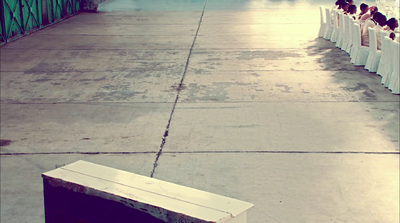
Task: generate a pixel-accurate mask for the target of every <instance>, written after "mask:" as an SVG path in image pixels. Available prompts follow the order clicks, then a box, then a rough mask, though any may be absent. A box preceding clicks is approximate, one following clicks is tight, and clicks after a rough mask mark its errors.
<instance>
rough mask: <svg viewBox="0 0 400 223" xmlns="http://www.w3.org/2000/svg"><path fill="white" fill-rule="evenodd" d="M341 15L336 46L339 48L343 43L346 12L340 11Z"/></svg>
mask: <svg viewBox="0 0 400 223" xmlns="http://www.w3.org/2000/svg"><path fill="white" fill-rule="evenodd" d="M338 15H339V34H338V38H337V40H336V47H338V48H342V44H343V35H344V31H345V30H344V22H343V18H344V14H343V13H341V12H338Z"/></svg>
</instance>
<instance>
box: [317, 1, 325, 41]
mask: <svg viewBox="0 0 400 223" xmlns="http://www.w3.org/2000/svg"><path fill="white" fill-rule="evenodd" d="M319 14H320V26H319V32H318V37H324V34H325V32H326V23H327V21H324V13H323V8H322V6H319Z"/></svg>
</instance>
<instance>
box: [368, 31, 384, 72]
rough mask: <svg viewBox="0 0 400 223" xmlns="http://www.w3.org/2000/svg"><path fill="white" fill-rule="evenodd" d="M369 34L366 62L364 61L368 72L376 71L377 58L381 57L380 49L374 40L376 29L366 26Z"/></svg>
mask: <svg viewBox="0 0 400 223" xmlns="http://www.w3.org/2000/svg"><path fill="white" fill-rule="evenodd" d="M368 36H369V52H368V58H367V62H366V63H365V67H364V68H365V69H367V70H368V71H369V72H376V71H377V70H378V66H379V60H380V59H381V53H382V52H381V51H380V50H378V44H377V40H376V31H375V29H374V28H371V27H368Z"/></svg>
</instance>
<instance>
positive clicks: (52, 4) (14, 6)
mask: <svg viewBox="0 0 400 223" xmlns="http://www.w3.org/2000/svg"><path fill="white" fill-rule="evenodd" d="M81 9H82V3H81V0H0V14H1V17H0V19H1V28H0V29H1V45H3V44H5V43H7V42H9V41H11V40H13V39H15V38H18V37H21V36H24V35H26V34H29V33H30V32H34V31H35V30H38V29H41V28H43V27H45V26H47V25H49V24H52V23H56V22H58V21H60V20H63V19H65V18H67V17H70V16H73V15H75V14H78V13H80V12H81Z"/></svg>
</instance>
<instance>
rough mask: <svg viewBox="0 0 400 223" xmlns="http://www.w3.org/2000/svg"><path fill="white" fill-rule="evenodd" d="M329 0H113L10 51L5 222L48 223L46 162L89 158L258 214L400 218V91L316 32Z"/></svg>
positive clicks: (393, 221) (391, 222)
mask: <svg viewBox="0 0 400 223" xmlns="http://www.w3.org/2000/svg"><path fill="white" fill-rule="evenodd" d="M320 4H323V5H326V6H332V5H333V2H330V1H329V2H323V1H305V0H297V1H273V0H270V1H266V0H236V1H227V0H208V1H205V0H181V1H178V0H176V1H172V0H169V1H161V0H151V1H150V0H114V1H108V2H106V4H103V5H102V6H101V7H100V10H101V12H99V13H95V14H92V13H82V14H80V15H78V16H75V17H72V18H70V19H67V20H65V21H63V22H61V23H59V24H56V25H53V26H51V27H49V28H46V29H44V30H41V31H39V32H36V33H34V34H31V35H29V36H27V37H24V38H21V39H19V40H17V41H14V42H11V43H9V44H7V45H5V46H2V47H1V139H2V140H11V143H10V144H9V145H4V146H1V147H0V148H1V150H0V151H1V215H0V216H1V222H2V223H3V222H4V223H13V222H14V223H22V222H29V223H39V222H44V212H43V211H44V210H43V194H42V192H43V188H42V179H41V173H43V172H46V171H49V170H52V169H54V168H57V167H59V166H62V165H65V164H69V163H72V162H74V161H76V160H86V161H89V162H94V163H98V164H102V165H106V166H110V167H114V168H118V169H122V170H126V171H130V172H134V173H137V174H141V175H145V176H153V177H155V178H157V179H162V180H166V181H169V182H173V183H178V184H181V185H185V186H189V187H193V188H196V189H201V190H205V191H209V192H213V193H217V194H221V195H224V196H229V197H233V198H237V199H240V200H244V201H248V202H251V203H253V204H254V205H255V206H254V207H253V208H252V209H251V210H250V211H249V213H248V222H251V223H258V222H274V223H278V222H280V223H303V222H304V223H308V222H311V223H314V222H315V223H322V222H352V223H357V222H360V223H366V222H371V223H372V222H373V223H398V222H399V96H398V95H393V94H391V92H390V90H388V89H387V88H385V87H384V86H383V85H381V84H380V77H379V76H377V75H376V74H374V73H368V71H366V70H364V69H363V68H362V67H355V66H353V65H352V64H351V63H350V62H349V61H350V59H349V56H348V54H347V53H345V52H343V51H341V50H340V49H337V48H336V47H335V45H334V44H333V43H331V42H329V41H326V40H324V39H319V38H316V36H317V33H318V29H319V9H318V6H319V5H320ZM356 4H359V3H357V2H356ZM160 151H161V153H159V152H160ZM158 154H160V155H159V156H158Z"/></svg>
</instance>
